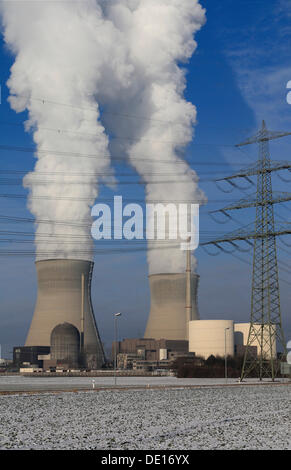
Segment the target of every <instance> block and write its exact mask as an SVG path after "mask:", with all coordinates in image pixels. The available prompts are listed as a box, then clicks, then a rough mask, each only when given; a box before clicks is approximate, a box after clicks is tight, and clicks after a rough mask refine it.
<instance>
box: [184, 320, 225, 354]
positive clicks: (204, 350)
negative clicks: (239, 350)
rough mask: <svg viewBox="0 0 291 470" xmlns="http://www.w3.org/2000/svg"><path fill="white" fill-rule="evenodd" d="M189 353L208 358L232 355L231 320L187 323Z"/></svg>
mask: <svg viewBox="0 0 291 470" xmlns="http://www.w3.org/2000/svg"><path fill="white" fill-rule="evenodd" d="M189 351H190V352H194V353H195V355H196V356H202V357H203V358H205V359H207V358H208V357H209V356H211V355H213V356H221V357H224V356H225V351H226V355H227V356H233V355H234V332H233V320H192V321H190V322H189Z"/></svg>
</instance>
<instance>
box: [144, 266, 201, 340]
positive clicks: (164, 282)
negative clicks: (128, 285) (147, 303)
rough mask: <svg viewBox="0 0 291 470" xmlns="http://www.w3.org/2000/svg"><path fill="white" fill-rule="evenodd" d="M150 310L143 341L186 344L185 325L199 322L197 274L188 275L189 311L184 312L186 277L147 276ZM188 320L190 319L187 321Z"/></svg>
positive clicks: (183, 274) (186, 329)
mask: <svg viewBox="0 0 291 470" xmlns="http://www.w3.org/2000/svg"><path fill="white" fill-rule="evenodd" d="M149 282H150V292H151V309H150V314H149V319H148V323H147V327H146V332H145V335H144V337H145V338H154V339H161V338H164V339H176V340H186V341H187V340H188V322H189V321H190V320H199V313H198V307H197V289H198V282H199V275H198V274H194V273H193V274H191V306H192V308H191V311H190V314H189V313H187V309H186V273H181V274H152V275H150V276H149ZM187 316H189V317H190V318H187Z"/></svg>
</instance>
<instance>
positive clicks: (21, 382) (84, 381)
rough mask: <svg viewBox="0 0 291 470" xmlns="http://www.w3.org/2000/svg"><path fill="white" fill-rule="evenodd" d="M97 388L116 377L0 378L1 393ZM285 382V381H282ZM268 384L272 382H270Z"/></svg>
mask: <svg viewBox="0 0 291 470" xmlns="http://www.w3.org/2000/svg"><path fill="white" fill-rule="evenodd" d="M93 380H94V384H95V386H96V387H113V386H114V377H66V376H60V377H37V376H35V377H27V376H26V377H25V376H21V375H15V376H2V377H0V391H33V390H38V391H41V390H46V391H52V390H72V389H80V390H82V389H85V390H86V389H91V388H92V384H93ZM281 381H283V382H284V379H281ZM256 382H258V380H256V379H247V381H246V382H244V383H246V384H247V383H256ZM268 382H270V381H269V380H268ZM227 383H228V384H237V385H238V386H241V385H239V384H238V379H228V380H227ZM224 384H225V379H198V378H194V379H178V378H176V377H118V378H117V386H118V387H127V386H133V387H138V386H141V387H144V386H147V385H150V386H152V385H153V386H160V385H161V386H176V385H178V386H183V385H209V386H213V385H224Z"/></svg>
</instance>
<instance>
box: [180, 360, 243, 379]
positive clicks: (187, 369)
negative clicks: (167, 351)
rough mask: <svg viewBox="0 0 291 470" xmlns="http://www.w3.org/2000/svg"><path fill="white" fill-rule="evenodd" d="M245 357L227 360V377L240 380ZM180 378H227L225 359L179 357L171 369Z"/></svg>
mask: <svg viewBox="0 0 291 470" xmlns="http://www.w3.org/2000/svg"><path fill="white" fill-rule="evenodd" d="M242 364H243V356H238V357H232V356H229V357H228V358H227V376H228V377H231V378H238V377H240V374H241V369H242ZM171 368H172V369H173V370H174V371H175V373H176V375H177V377H180V378H191V377H199V378H207V377H213V378H222V377H224V376H225V359H224V357H219V356H216V357H215V356H209V357H208V358H207V359H203V358H202V357H198V356H196V357H195V358H194V359H192V358H187V357H179V358H178V359H176V361H175V362H174V364H173V365H172V367H171Z"/></svg>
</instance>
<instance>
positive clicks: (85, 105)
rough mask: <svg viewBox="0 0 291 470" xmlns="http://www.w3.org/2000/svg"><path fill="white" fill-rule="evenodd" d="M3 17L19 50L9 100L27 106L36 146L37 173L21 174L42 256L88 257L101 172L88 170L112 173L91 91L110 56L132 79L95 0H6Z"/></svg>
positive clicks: (12, 47) (9, 42)
mask: <svg viewBox="0 0 291 470" xmlns="http://www.w3.org/2000/svg"><path fill="white" fill-rule="evenodd" d="M1 16H2V23H3V31H4V39H5V42H6V44H7V45H8V47H9V48H10V50H11V51H12V52H13V54H14V55H15V62H14V65H13V66H12V69H11V76H10V79H9V81H8V86H9V89H10V94H11V96H10V104H11V107H12V108H13V109H14V110H15V111H16V112H22V111H24V110H27V111H28V116H29V117H28V120H27V122H26V129H27V130H32V131H33V139H34V142H35V143H36V146H37V151H36V156H37V162H36V164H35V168H34V172H33V173H30V174H29V175H27V176H26V177H25V179H24V184H25V186H26V187H29V188H30V196H29V208H30V210H31V212H32V213H33V214H34V215H35V218H36V224H37V229H36V240H35V241H36V249H37V258H38V259H42V258H44V259H46V258H63V257H65V258H81V259H91V258H92V240H91V238H90V223H91V216H90V206H92V204H93V203H94V200H95V198H96V196H97V195H98V178H96V177H94V176H90V175H91V174H95V173H96V172H97V173H98V172H99V173H102V172H106V173H107V174H108V172H110V166H109V165H110V159H109V150H108V138H107V136H106V134H105V132H104V128H103V126H102V124H101V123H100V120H99V108H98V104H97V102H96V100H95V98H94V96H95V95H96V93H97V92H98V83H99V82H100V80H102V79H103V78H102V73H101V72H103V69H108V65H104V64H107V63H108V61H109V58H111V60H112V64H111V69H112V75H116V76H118V80H119V82H120V83H123V81H125V82H126V81H127V78H126V77H127V74H128V70H127V66H125V67H123V63H124V61H122V57H123V51H124V48H122V49H121V48H120V47H119V46H118V43H119V39H118V37H117V36H116V35H117V34H118V33H117V31H116V30H115V29H114V27H113V25H112V23H111V22H109V21H106V20H104V18H103V16H102V11H101V9H100V7H99V5H98V3H96V1H95V0H83V1H82V2H75V1H72V2H62V1H55V0H54V1H50V0H39V1H38V2H35V1H33V2H27V1H25V0H24V1H17V2H14V1H13V2H2V4H1ZM114 56H116V57H117V59H116V60H114V59H113V58H114ZM114 67H115V70H114ZM43 100H44V101H43ZM63 104H65V106H64V105H63ZM66 104H68V105H67V106H66ZM84 155H90V156H91V158H86V157H84ZM94 155H96V158H92V156H94ZM69 173H74V174H75V175H76V176H72V175H71V176H70V175H69ZM82 173H86V174H88V175H89V176H84V177H82V175H81V174H82ZM106 179H107V180H108V177H106ZM80 180H81V181H82V180H84V183H83V182H82V184H79V183H80ZM112 180H113V177H112ZM40 181H41V184H39V182H40ZM45 181H52V182H50V183H47V184H45V183H44V182H45ZM74 181H75V182H76V181H77V182H78V184H73V183H74ZM68 183H69V184H68ZM40 220H49V221H51V223H49V224H47V223H45V224H42V223H41V224H40V223H38V222H39V221H40ZM55 221H61V222H62V223H61V224H57V223H55ZM72 221H73V225H70V224H71V222H72ZM82 225H83V227H82ZM49 236H51V238H50V240H49V241H48V238H49ZM52 241H53V242H52Z"/></svg>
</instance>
